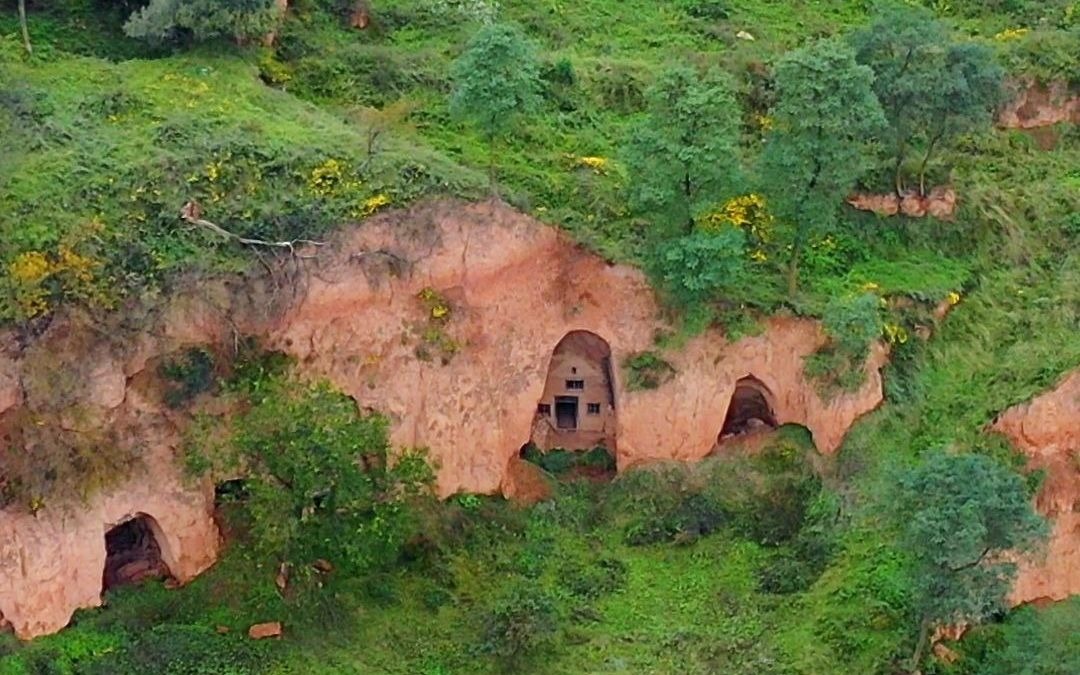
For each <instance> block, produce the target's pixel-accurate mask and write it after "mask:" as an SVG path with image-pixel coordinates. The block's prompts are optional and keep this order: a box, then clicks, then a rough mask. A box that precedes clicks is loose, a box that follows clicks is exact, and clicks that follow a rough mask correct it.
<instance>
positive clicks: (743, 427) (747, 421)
mask: <svg viewBox="0 0 1080 675" xmlns="http://www.w3.org/2000/svg"><path fill="white" fill-rule="evenodd" d="M772 400H773V396H772V392H770V391H769V388H768V387H766V386H765V384H764V383H763V382H762V381H761V380H759V379H757V378H756V377H753V376H751V375H748V376H746V377H744V378H742V379H740V380H739V381H738V382H736V383H735V393H733V394H732V395H731V402H730V403H729V404H728V411H727V416H726V417H725V418H724V425H723V426H722V427H721V429H720V436H719V439H718V440H719V441H721V442H723V441H725V440H727V439H729V438H735V437H738V436H748V435H750V434H755V433H758V432H762V431H771V430H773V429H775V428H776V427H777V424H776V413H775V412H774V411H773V405H772Z"/></svg>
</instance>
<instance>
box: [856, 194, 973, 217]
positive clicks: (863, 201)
mask: <svg viewBox="0 0 1080 675" xmlns="http://www.w3.org/2000/svg"><path fill="white" fill-rule="evenodd" d="M847 203H848V204H850V205H851V206H852V207H853V208H856V209H859V210H860V211H873V212H874V213H876V214H878V215H881V216H895V215H896V214H898V213H899V214H903V215H905V216H908V217H909V218H923V217H926V216H930V217H931V218H937V219H938V220H951V219H952V217H953V214H954V213H955V212H956V191H955V190H953V189H952V188H947V187H935V188H933V189H932V190H930V192H928V193H927V194H926V195H920V194H919V193H918V192H914V191H910V192H905V193H904V194H903V195H900V196H897V195H896V194H895V193H889V194H871V193H865V192H860V193H857V194H854V195H852V196H850V197H848V199H847Z"/></svg>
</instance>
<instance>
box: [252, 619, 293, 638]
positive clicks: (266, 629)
mask: <svg viewBox="0 0 1080 675" xmlns="http://www.w3.org/2000/svg"><path fill="white" fill-rule="evenodd" d="M283 630H284V629H283V628H282V625H281V622H280V621H267V622H266V623H257V624H255V625H254V626H252V627H251V628H248V637H250V638H251V639H252V640H263V639H266V638H276V637H281V634H282V632H283Z"/></svg>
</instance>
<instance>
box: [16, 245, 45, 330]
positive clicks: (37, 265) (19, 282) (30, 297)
mask: <svg viewBox="0 0 1080 675" xmlns="http://www.w3.org/2000/svg"><path fill="white" fill-rule="evenodd" d="M52 270H53V265H52V262H50V261H49V259H48V257H47V256H46V255H45V254H44V253H42V252H40V251H27V252H25V253H20V254H19V255H17V256H15V259H14V260H12V261H11V262H10V263H9V264H8V277H9V278H10V280H11V281H10V285H11V288H10V291H9V293H10V294H11V296H12V301H13V304H14V309H15V310H16V311H17V312H18V313H19V314H21V315H22V316H21V317H20V318H26V319H31V318H33V317H35V316H38V315H41V314H44V313H45V312H47V311H48V309H49V289H48V288H47V287H46V286H45V284H44V282H45V280H46V279H48V277H49V276H50V275H51V274H52Z"/></svg>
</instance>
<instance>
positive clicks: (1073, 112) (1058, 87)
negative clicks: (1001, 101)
mask: <svg viewBox="0 0 1080 675" xmlns="http://www.w3.org/2000/svg"><path fill="white" fill-rule="evenodd" d="M1015 88H1016V90H1017V91H1016V94H1015V96H1014V97H1013V98H1012V99H1011V100H1010V101H1009V102H1008V103H1007V104H1005V105H1004V106H1002V108H1001V110H999V111H998V120H997V123H998V126H1000V127H1002V128H1005V129H1037V128H1040V127H1047V126H1051V125H1054V124H1059V123H1061V122H1071V123H1073V124H1080V93H1078V92H1076V91H1074V90H1072V89H1070V88H1069V86H1068V85H1067V84H1065V83H1064V82H1051V83H1050V84H1040V83H1038V82H1021V83H1017V84H1016V85H1015Z"/></svg>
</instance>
